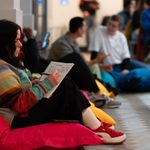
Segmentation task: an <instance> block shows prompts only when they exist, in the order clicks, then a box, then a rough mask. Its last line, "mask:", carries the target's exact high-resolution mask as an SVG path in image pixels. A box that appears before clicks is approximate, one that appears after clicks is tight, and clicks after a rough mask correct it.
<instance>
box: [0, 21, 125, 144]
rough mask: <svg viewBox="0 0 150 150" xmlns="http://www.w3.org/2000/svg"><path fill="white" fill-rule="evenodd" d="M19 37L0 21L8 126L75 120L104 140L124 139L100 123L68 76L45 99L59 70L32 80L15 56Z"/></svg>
mask: <svg viewBox="0 0 150 150" xmlns="http://www.w3.org/2000/svg"><path fill="white" fill-rule="evenodd" d="M20 40H21V28H20V26H19V25H17V24H16V23H14V22H11V21H8V20H0V41H1V42H0V77H1V78H0V89H1V90H0V96H1V99H0V109H1V111H0V112H1V114H0V115H1V116H2V117H3V118H4V119H5V120H6V121H7V123H8V124H9V125H10V126H11V128H12V129H14V128H19V127H26V126H31V125H38V124H43V123H48V122H51V121H53V120H77V121H78V122H80V123H81V124H84V125H85V126H87V127H88V128H89V129H91V130H92V131H93V132H95V133H96V134H98V135H99V136H100V138H101V137H102V138H103V139H104V141H105V142H106V143H109V144H110V143H111V144H115V143H122V142H124V141H125V140H126V135H125V134H124V133H121V132H117V131H115V130H112V129H111V128H109V127H107V126H104V125H103V123H102V122H100V121H99V120H98V119H97V118H96V117H95V115H94V114H93V113H92V111H91V109H90V107H89V106H90V104H89V102H88V100H87V99H86V98H85V97H84V96H83V95H82V94H81V92H80V90H79V89H78V87H77V86H76V85H75V83H74V82H73V81H72V80H71V79H70V78H68V77H66V78H65V79H64V80H63V82H62V83H61V84H60V85H59V87H58V88H57V89H56V91H55V92H54V94H53V95H52V96H51V97H50V98H49V99H47V98H44V95H45V93H46V92H48V91H49V90H51V89H52V87H53V86H55V85H57V84H58V81H59V80H60V75H61V73H60V72H58V71H57V70H56V71H54V72H53V73H52V74H51V75H48V76H47V78H46V79H44V80H43V81H36V82H34V83H32V81H31V80H30V79H29V77H28V75H27V74H26V72H25V70H24V68H25V67H24V66H23V63H22V60H20V57H19V54H20V50H21V47H22V43H21V41H20ZM68 89H69V90H68ZM8 110H10V111H8ZM8 112H10V114H9V115H8Z"/></svg>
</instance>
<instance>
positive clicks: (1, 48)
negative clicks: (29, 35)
mask: <svg viewBox="0 0 150 150" xmlns="http://www.w3.org/2000/svg"><path fill="white" fill-rule="evenodd" d="M18 29H19V30H20V29H21V28H20V26H19V25H17V24H16V23H14V22H12V21H9V20H0V59H3V60H4V61H6V62H7V63H10V64H11V65H13V66H15V67H22V64H21V63H20V62H21V60H20V58H17V57H16V56H15V55H14V54H15V51H16V45H15V39H16V36H17V30H18Z"/></svg>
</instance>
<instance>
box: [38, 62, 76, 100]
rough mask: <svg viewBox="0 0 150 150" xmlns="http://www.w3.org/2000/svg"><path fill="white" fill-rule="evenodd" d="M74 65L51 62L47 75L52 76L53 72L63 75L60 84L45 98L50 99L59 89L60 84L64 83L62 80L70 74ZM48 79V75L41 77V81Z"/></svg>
mask: <svg viewBox="0 0 150 150" xmlns="http://www.w3.org/2000/svg"><path fill="white" fill-rule="evenodd" d="M73 65H74V64H73V63H63V62H56V61H51V62H50V64H49V65H48V67H47V68H46V70H45V71H44V73H45V74H51V73H52V72H53V71H55V70H58V71H59V72H60V73H61V79H60V81H59V83H58V84H57V85H56V86H54V87H53V88H52V89H51V90H50V91H49V92H48V93H46V95H45V97H46V98H49V97H50V96H51V95H52V94H53V93H54V91H55V90H56V89H57V87H58V86H59V84H60V83H61V82H62V80H63V79H64V78H65V76H66V75H67V74H68V72H69V71H70V70H71V68H72V67H73ZM46 77H47V75H44V74H43V75H42V76H41V79H40V80H41V81H42V80H44V79H45V78H46Z"/></svg>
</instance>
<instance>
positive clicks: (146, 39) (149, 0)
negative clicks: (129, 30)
mask: <svg viewBox="0 0 150 150" xmlns="http://www.w3.org/2000/svg"><path fill="white" fill-rule="evenodd" d="M145 4H146V5H147V8H146V9H145V10H144V11H143V12H142V14H141V27H142V30H143V36H142V42H143V45H144V53H145V54H144V55H145V61H149V60H150V0H146V1H145Z"/></svg>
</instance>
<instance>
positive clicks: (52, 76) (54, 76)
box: [48, 70, 61, 86]
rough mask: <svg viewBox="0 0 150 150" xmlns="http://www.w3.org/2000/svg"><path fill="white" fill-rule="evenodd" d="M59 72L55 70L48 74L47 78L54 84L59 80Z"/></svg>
mask: <svg viewBox="0 0 150 150" xmlns="http://www.w3.org/2000/svg"><path fill="white" fill-rule="evenodd" d="M60 77H61V73H60V72H59V71H58V70H55V71H54V72H53V73H52V74H50V75H49V76H48V80H50V82H51V83H52V84H53V85H54V86H55V85H57V84H58V82H59V81H60Z"/></svg>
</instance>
